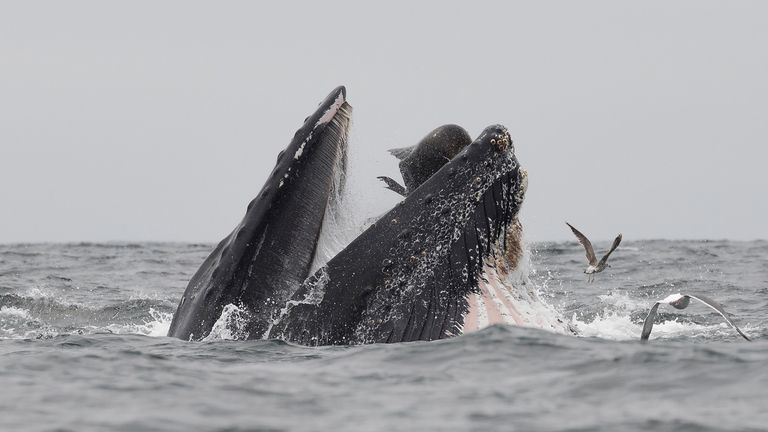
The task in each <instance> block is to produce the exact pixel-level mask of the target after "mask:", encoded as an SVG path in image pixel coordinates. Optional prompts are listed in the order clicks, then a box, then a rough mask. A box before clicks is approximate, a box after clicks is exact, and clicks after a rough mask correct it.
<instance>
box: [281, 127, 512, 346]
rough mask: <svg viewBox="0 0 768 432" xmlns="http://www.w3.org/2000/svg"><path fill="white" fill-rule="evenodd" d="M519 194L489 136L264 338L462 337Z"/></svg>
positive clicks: (508, 145)
mask: <svg viewBox="0 0 768 432" xmlns="http://www.w3.org/2000/svg"><path fill="white" fill-rule="evenodd" d="M525 185H526V181H525V172H524V170H522V169H521V168H520V164H519V162H518V161H517V158H516V157H515V154H514V147H513V145H512V139H511V137H510V135H509V132H508V131H507V129H506V128H504V127H503V126H500V125H495V126H490V127H488V128H486V129H485V130H484V131H483V132H482V134H481V135H480V136H479V137H478V138H477V139H476V140H475V141H474V142H473V143H472V144H471V145H469V146H468V147H465V148H464V149H463V150H462V151H461V152H460V153H459V154H458V155H456V156H455V157H454V158H452V159H451V160H450V161H449V162H447V163H446V164H444V165H443V166H442V167H441V168H440V169H439V170H438V171H437V172H436V173H435V174H433V175H432V176H430V177H429V178H428V179H427V180H426V181H425V182H424V183H423V184H421V185H419V186H418V187H417V188H416V189H415V190H413V192H411V193H409V194H408V196H407V197H406V198H405V199H404V200H403V201H401V202H400V203H399V204H398V205H397V206H395V208H393V209H392V210H391V211H389V212H388V213H387V214H385V215H384V216H383V217H382V218H381V219H379V220H378V221H377V222H376V223H375V224H374V225H373V226H371V227H369V228H368V229H367V230H366V231H365V232H363V233H362V234H361V235H360V236H359V237H357V238H356V239H355V240H354V241H352V243H350V244H349V246H347V247H346V248H345V249H344V250H342V251H341V252H340V253H339V254H338V255H336V256H335V257H334V258H332V259H331V260H330V261H329V262H328V263H327V265H326V266H324V267H323V268H321V269H320V270H318V271H317V272H316V273H315V274H314V275H313V276H312V277H310V278H309V279H307V281H306V282H304V283H303V284H302V286H301V288H300V289H299V290H298V291H296V293H295V294H294V296H293V298H292V299H291V301H289V302H287V304H286V307H285V308H284V310H283V311H282V312H281V315H280V316H279V317H278V318H277V319H276V320H275V323H274V325H273V326H272V328H271V329H270V331H269V332H268V336H269V337H270V338H279V339H284V340H288V341H291V342H296V343H300V344H303V345H330V344H350V343H353V344H358V343H377V342H380V343H390V342H407V341H414V340H433V339H441V338H446V337H450V336H453V335H457V334H461V332H462V328H463V319H464V316H465V315H466V314H467V312H468V310H469V304H468V297H469V296H470V295H471V294H473V293H474V292H476V291H477V290H478V286H479V285H478V283H479V281H480V279H481V278H482V274H483V270H484V265H485V264H486V263H487V262H488V261H490V260H493V259H495V258H496V257H497V256H503V255H504V254H505V253H506V246H507V245H506V239H507V229H508V228H509V227H510V226H511V225H512V224H513V223H514V222H515V221H516V217H517V214H518V211H519V209H520V206H521V204H522V201H523V196H524V193H525Z"/></svg>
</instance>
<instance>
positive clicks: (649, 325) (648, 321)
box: [640, 302, 661, 341]
mask: <svg viewBox="0 0 768 432" xmlns="http://www.w3.org/2000/svg"><path fill="white" fill-rule="evenodd" d="M660 304H661V303H660V302H656V303H655V304H654V305H653V307H652V308H651V311H650V312H648V316H646V317H645V322H644V323H643V332H642V333H641V334H640V340H641V341H645V340H648V338H649V337H650V336H651V330H653V321H654V320H655V319H656V313H657V312H658V311H659V305H660Z"/></svg>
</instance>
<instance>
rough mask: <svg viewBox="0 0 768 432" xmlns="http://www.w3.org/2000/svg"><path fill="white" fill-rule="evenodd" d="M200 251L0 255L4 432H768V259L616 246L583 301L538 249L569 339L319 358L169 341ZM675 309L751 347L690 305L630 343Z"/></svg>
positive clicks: (204, 247)
mask: <svg viewBox="0 0 768 432" xmlns="http://www.w3.org/2000/svg"><path fill="white" fill-rule="evenodd" d="M212 247H213V245H209V244H178V243H175V244H174V243H143V244H128V243H109V244H90V243H89V244H29V245H26V244H15V245H0V431H104V430H114V431H283V430H285V431H325V430H333V431H347V430H349V431H411V430H435V431H496V430H498V431H635V430H636V431H651V430H658V431H667V430H669V431H765V430H768V341H767V338H766V337H767V336H768V242H766V241H754V242H730V241H667V240H654V241H635V242H632V241H625V243H622V246H621V247H620V248H619V250H618V251H617V252H616V253H615V254H614V255H613V256H612V259H611V264H612V268H610V269H608V270H606V271H605V272H604V273H602V274H600V275H598V277H597V280H596V281H595V282H594V283H587V281H586V277H585V275H584V274H582V271H583V268H584V267H585V259H584V253H583V249H581V246H580V245H578V244H577V243H575V242H568V243H542V244H533V245H531V247H530V249H531V255H530V263H529V264H527V265H528V267H529V268H528V269H527V270H528V271H529V281H528V284H529V285H528V286H531V285H532V286H533V287H534V288H535V289H536V291H537V292H538V294H539V296H540V298H541V301H542V302H545V303H546V307H547V309H548V310H552V311H554V313H557V314H559V315H560V316H561V317H562V319H563V320H564V321H566V322H568V323H569V324H570V325H571V328H573V329H574V330H575V331H576V332H577V334H578V336H574V335H571V334H555V333H551V332H547V331H544V330H540V329H536V328H520V327H511V326H494V327H490V328H486V329H484V330H482V331H479V332H476V333H471V334H467V335H464V336H460V337H456V338H453V339H449V340H444V341H437V342H419V343H405V344H392V345H368V346H344V347H325V348H306V347H301V346H296V345H291V344H286V343H284V342H280V341H231V340H222V337H224V336H226V335H220V337H218V338H217V337H212V338H211V340H208V341H205V342H185V341H181V340H178V339H173V338H168V337H165V336H164V335H165V332H167V329H168V326H169V324H170V319H171V316H172V314H173V311H174V310H175V308H176V305H177V303H178V301H179V299H180V297H181V294H182V292H183V291H184V288H185V286H186V282H187V280H188V279H189V277H190V276H191V275H192V273H193V272H194V271H195V270H196V269H197V267H198V266H199V265H200V263H201V262H202V261H203V259H204V258H205V257H206V256H207V254H208V253H209V252H210V250H211V249H212ZM607 247H608V243H607V242H600V243H598V244H596V249H598V250H603V249H606V248H607ZM677 292H682V293H691V294H697V293H698V294H704V295H707V296H709V297H712V298H714V299H716V300H718V301H720V302H721V303H723V304H724V305H725V307H726V309H727V310H728V311H729V312H731V313H732V314H733V316H734V320H735V322H736V323H737V324H738V325H739V326H740V327H741V328H742V330H744V332H745V333H747V334H748V335H749V336H750V337H752V338H753V340H754V341H753V342H751V343H750V342H746V341H744V340H743V339H741V338H740V337H739V336H738V335H737V334H736V333H735V332H734V331H733V330H732V329H731V328H730V327H728V326H727V325H726V324H725V323H724V322H723V320H722V318H721V317H720V316H719V315H717V314H716V313H715V312H714V311H712V310H711V309H709V308H707V307H706V306H703V305H701V304H696V303H692V304H691V306H690V307H689V308H688V309H685V310H675V309H672V308H669V307H662V308H661V309H660V314H659V317H658V318H657V324H656V327H654V331H653V334H652V335H651V340H650V341H649V343H640V342H639V340H638V339H639V336H640V330H641V328H642V321H643V319H644V318H645V315H646V314H647V312H648V309H649V308H650V307H651V306H652V305H653V303H654V301H655V300H658V299H661V298H663V297H666V296H667V295H669V294H673V293H677Z"/></svg>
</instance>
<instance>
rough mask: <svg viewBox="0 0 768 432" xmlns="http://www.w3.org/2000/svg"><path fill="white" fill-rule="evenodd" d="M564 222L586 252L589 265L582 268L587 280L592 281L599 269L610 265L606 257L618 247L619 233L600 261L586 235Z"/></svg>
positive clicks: (601, 269)
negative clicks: (584, 268)
mask: <svg viewBox="0 0 768 432" xmlns="http://www.w3.org/2000/svg"><path fill="white" fill-rule="evenodd" d="M565 224H566V225H568V226H569V227H570V228H571V231H573V233H574V234H576V238H577V239H579V242H580V243H581V245H582V246H584V250H585V251H586V252H587V260H589V266H588V267H587V269H586V270H584V273H586V274H587V281H589V282H592V281H594V280H595V273H600V272H601V271H603V270H605V268H606V267H610V266H609V265H608V257H609V256H611V254H612V253H613V251H615V250H616V248H617V247H619V243H621V234H619V235H618V236H617V237H616V239H615V240H613V246H611V250H609V251H608V253H606V254H605V256H603V258H602V259H601V260H600V261H597V257H596V256H595V250H594V249H593V248H592V243H591V242H590V241H589V239H588V238H587V236H585V235H584V234H582V233H581V232H580V231H579V230H577V229H576V228H574V227H573V225H571V224H569V223H568V222H566V223H565Z"/></svg>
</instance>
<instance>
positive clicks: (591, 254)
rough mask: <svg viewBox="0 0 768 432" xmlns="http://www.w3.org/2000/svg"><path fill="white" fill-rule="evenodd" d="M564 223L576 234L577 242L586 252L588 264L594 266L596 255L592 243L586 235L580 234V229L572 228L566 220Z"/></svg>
mask: <svg viewBox="0 0 768 432" xmlns="http://www.w3.org/2000/svg"><path fill="white" fill-rule="evenodd" d="M565 224H566V225H568V226H569V227H570V228H571V231H573V233H574V234H575V235H576V238H577V239H579V243H581V245H582V246H584V250H585V251H586V252H587V260H588V261H589V265H593V266H596V265H597V257H596V256H595V250H594V249H592V243H591V242H590V241H589V239H588V238H587V236H585V235H584V234H582V233H581V231H579V230H577V229H576V228H574V227H573V225H571V224H569V223H568V222H566V223H565ZM609 254H610V252H609Z"/></svg>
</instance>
